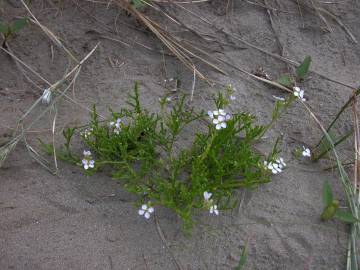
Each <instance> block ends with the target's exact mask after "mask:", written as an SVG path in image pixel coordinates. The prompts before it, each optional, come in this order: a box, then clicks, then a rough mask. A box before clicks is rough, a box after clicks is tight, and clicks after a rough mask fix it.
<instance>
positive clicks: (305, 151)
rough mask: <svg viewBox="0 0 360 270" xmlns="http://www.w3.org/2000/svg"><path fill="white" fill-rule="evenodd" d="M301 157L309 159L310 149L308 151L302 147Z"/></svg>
mask: <svg viewBox="0 0 360 270" xmlns="http://www.w3.org/2000/svg"><path fill="white" fill-rule="evenodd" d="M302 155H303V157H311V151H310V149H309V148H305V146H303V151H302Z"/></svg>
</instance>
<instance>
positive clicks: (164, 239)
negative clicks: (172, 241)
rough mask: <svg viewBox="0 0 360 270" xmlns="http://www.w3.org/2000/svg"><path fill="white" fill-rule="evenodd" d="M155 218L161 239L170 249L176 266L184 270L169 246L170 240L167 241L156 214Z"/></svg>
mask: <svg viewBox="0 0 360 270" xmlns="http://www.w3.org/2000/svg"><path fill="white" fill-rule="evenodd" d="M154 220H155V225H156V230H157V232H158V234H159V236H160V239H161V241H162V242H163V243H164V245H165V247H166V249H167V250H168V251H169V254H170V255H171V258H172V259H173V261H174V264H175V266H176V268H177V269H178V270H183V269H184V268H183V267H182V266H181V264H180V263H179V262H178V260H177V259H176V257H175V255H174V254H173V252H172V250H171V249H170V246H169V244H168V242H167V241H166V238H165V236H164V233H163V231H162V229H161V227H160V224H159V221H158V219H157V216H156V214H154Z"/></svg>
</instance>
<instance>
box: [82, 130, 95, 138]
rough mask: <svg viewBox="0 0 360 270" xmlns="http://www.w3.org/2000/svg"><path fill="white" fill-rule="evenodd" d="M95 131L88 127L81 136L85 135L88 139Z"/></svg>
mask: <svg viewBox="0 0 360 270" xmlns="http://www.w3.org/2000/svg"><path fill="white" fill-rule="evenodd" d="M92 132H93V129H92V128H87V129H85V130H84V131H82V132H81V136H83V137H84V138H85V139H88V138H89V137H90V136H91V134H92Z"/></svg>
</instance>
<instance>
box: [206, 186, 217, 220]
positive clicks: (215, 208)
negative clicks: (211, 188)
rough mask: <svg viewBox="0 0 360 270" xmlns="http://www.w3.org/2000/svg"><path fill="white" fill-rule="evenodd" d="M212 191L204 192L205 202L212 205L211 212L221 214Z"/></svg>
mask: <svg viewBox="0 0 360 270" xmlns="http://www.w3.org/2000/svg"><path fill="white" fill-rule="evenodd" d="M211 196H212V193H211V192H207V191H205V192H204V200H205V204H206V205H208V206H210V208H209V209H210V210H209V212H210V214H215V215H217V216H218V215H219V210H218V207H217V205H216V204H214V203H213V200H212V199H211Z"/></svg>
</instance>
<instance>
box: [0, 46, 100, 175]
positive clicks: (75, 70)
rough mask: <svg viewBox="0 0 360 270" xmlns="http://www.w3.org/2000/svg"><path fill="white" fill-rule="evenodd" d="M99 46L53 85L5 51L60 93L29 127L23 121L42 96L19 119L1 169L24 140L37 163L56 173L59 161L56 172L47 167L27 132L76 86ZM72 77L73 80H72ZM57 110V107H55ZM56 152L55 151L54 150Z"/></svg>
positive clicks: (1, 156)
mask: <svg viewBox="0 0 360 270" xmlns="http://www.w3.org/2000/svg"><path fill="white" fill-rule="evenodd" d="M98 46H99V43H98V44H96V46H95V47H94V48H93V49H92V50H91V51H90V52H89V53H88V54H87V55H86V56H85V57H84V58H83V59H82V60H81V61H80V62H78V64H77V65H76V66H75V67H74V68H72V69H71V70H70V71H69V72H67V73H66V74H65V75H64V77H63V78H61V79H60V80H58V81H57V82H55V83H54V84H51V83H50V82H49V81H47V80H46V79H44V78H43V77H42V76H41V75H40V74H39V73H37V72H35V71H34V69H33V68H31V67H30V66H29V65H27V64H26V63H25V62H23V61H21V60H20V59H19V58H18V57H16V56H15V55H13V54H11V53H10V52H9V51H7V50H5V49H3V48H2V49H3V50H4V51H5V52H6V53H9V54H10V55H11V56H12V57H13V58H14V59H15V60H16V61H18V62H19V63H20V64H22V65H23V66H25V67H27V68H28V69H29V70H30V71H32V72H33V74H35V75H36V76H37V77H38V78H40V79H41V80H42V81H43V82H45V83H46V84H47V85H49V88H48V89H47V90H49V91H50V92H51V93H53V92H55V91H58V92H59V95H58V96H56V97H55V98H54V99H53V101H52V102H51V104H50V106H48V107H46V108H45V109H44V110H42V112H41V113H40V114H39V115H37V117H35V119H34V120H32V121H31V122H30V123H29V124H28V126H27V127H23V121H24V119H25V118H26V117H27V116H28V115H29V114H30V113H31V112H32V111H33V110H34V109H35V108H36V107H37V106H38V105H39V104H40V103H41V100H42V96H41V97H39V98H38V99H37V100H36V101H35V102H34V103H33V104H32V105H31V106H30V108H29V109H28V110H27V111H26V112H25V113H24V114H23V115H22V116H21V117H20V118H19V120H18V121H17V127H16V129H15V131H14V134H15V135H14V137H13V139H12V140H11V141H10V142H9V143H7V144H6V145H4V146H2V147H1V148H0V167H1V166H2V165H3V163H4V161H5V159H6V158H7V157H8V155H9V153H10V152H11V151H12V150H13V149H14V148H15V146H16V145H17V143H18V142H19V141H20V140H22V139H23V140H24V143H25V146H26V148H27V149H28V151H29V154H30V155H31V156H32V157H33V158H34V159H35V160H36V161H37V162H39V163H40V164H41V165H42V166H44V167H45V168H46V169H47V170H49V171H51V172H52V173H56V170H57V159H56V156H54V162H55V168H56V170H55V172H54V171H53V170H51V169H50V167H49V166H48V165H47V162H46V160H44V159H43V158H42V157H41V155H39V154H38V153H37V152H36V150H35V149H34V148H33V147H31V146H30V145H29V144H28V143H27V141H26V132H27V131H28V130H30V129H31V128H32V126H33V125H34V124H35V123H36V122H37V121H39V120H40V119H41V118H42V117H43V116H44V115H45V114H46V113H48V112H49V110H50V109H51V108H53V106H55V104H56V102H58V101H59V100H60V99H61V98H62V97H63V96H64V95H65V94H66V92H67V91H68V89H70V88H71V86H72V85H73V84H74V82H75V80H76V78H77V77H78V75H79V73H80V71H81V67H82V65H83V64H84V63H85V61H86V60H87V59H88V58H89V57H90V56H91V55H92V54H93V53H94V51H95V50H96V49H97V47H98ZM71 77H72V78H71ZM70 78H71V80H70V82H69V84H68V85H67V86H66V88H65V89H64V90H63V91H60V89H59V88H60V87H61V86H62V84H63V83H64V82H66V81H69V79H70ZM54 108H55V107H54ZM56 116H57V113H56V111H55V117H54V119H53V123H52V133H53V142H54V140H55V139H54V136H55V127H56ZM19 127H20V129H21V131H20V133H19V134H17V135H16V133H17V132H18V129H19ZM54 151H55V149H54Z"/></svg>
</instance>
